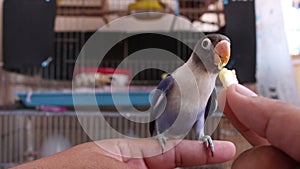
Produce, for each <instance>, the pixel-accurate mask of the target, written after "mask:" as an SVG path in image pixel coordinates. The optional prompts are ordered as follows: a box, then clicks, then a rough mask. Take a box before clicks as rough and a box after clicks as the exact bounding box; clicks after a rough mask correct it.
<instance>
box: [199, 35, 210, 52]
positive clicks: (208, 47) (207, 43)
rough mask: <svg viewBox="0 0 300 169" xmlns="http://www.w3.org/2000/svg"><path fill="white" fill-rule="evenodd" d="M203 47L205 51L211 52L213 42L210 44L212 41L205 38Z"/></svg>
mask: <svg viewBox="0 0 300 169" xmlns="http://www.w3.org/2000/svg"><path fill="white" fill-rule="evenodd" d="M201 45H202V48H203V49H206V50H210V46H211V42H210V40H209V39H208V38H205V39H204V40H203V41H202V43H201Z"/></svg>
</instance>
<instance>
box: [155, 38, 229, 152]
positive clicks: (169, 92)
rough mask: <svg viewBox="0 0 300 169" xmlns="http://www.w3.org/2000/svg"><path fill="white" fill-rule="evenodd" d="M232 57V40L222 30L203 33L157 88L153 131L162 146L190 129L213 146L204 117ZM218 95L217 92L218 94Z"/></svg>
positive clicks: (207, 146)
mask: <svg viewBox="0 0 300 169" xmlns="http://www.w3.org/2000/svg"><path fill="white" fill-rule="evenodd" d="M229 58H230V40H229V38H228V37H226V36H224V35H221V34H208V35H205V36H203V37H202V38H201V39H200V40H199V41H198V42H197V44H196V46H195V48H194V50H193V53H192V54H191V56H190V58H189V60H188V61H187V62H186V63H185V64H183V65H182V66H180V67H179V68H177V69H176V70H175V71H174V72H172V73H171V74H169V75H168V76H167V77H166V78H165V79H163V80H162V81H161V82H160V83H159V85H158V86H157V87H156V90H155V91H154V94H153V97H152V101H151V107H150V113H151V115H150V118H151V122H150V126H149V130H150V134H151V135H152V136H155V137H156V138H157V139H158V141H159V144H160V145H161V148H162V153H163V152H164V149H165V144H166V141H167V140H168V139H183V138H184V137H185V136H186V135H187V134H188V133H189V132H190V130H191V132H194V133H195V134H196V137H197V138H198V140H201V141H203V142H204V143H205V145H206V148H210V150H211V153H212V156H213V153H214V145H213V142H212V139H211V137H210V136H209V135H204V123H205V119H206V117H207V116H208V114H209V113H210V112H212V111H213V112H214V111H215V110H216V108H217V103H216V102H217V100H216V97H214V98H212V97H211V96H212V94H215V91H214V90H215V81H216V78H217V76H218V73H219V71H220V70H221V69H222V68H223V67H224V66H225V65H226V64H227V63H228V61H229ZM215 95H216V94H215Z"/></svg>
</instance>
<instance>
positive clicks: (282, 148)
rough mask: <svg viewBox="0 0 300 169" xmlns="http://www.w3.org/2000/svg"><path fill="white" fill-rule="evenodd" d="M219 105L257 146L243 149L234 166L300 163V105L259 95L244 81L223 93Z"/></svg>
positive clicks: (259, 167)
mask: <svg viewBox="0 0 300 169" xmlns="http://www.w3.org/2000/svg"><path fill="white" fill-rule="evenodd" d="M218 100H219V107H220V108H223V110H224V113H225V115H226V116H227V118H228V119H229V120H230V121H231V123H232V124H233V125H234V127H235V128H236V129H237V130H238V131H239V132H240V133H241V134H242V135H243V137H245V138H246V139H247V140H248V142H249V143H251V144H252V145H253V146H254V147H253V148H252V149H250V150H248V151H245V152H243V153H242V154H241V155H240V156H239V157H238V158H237V159H236V160H235V161H234V163H233V165H232V168H233V169H235V168H243V169H247V168H251V169H253V168H255V169H266V168H272V169H276V168H280V169H285V168H298V167H300V126H299V123H300V108H299V107H296V106H293V105H290V104H288V103H284V102H282V101H279V100H272V99H268V98H263V97H259V96H257V95H256V94H255V93H253V92H252V91H251V90H249V89H247V88H246V87H244V86H242V85H231V86H230V87H228V88H227V89H224V90H222V91H221V92H220V94H219V98H218Z"/></svg>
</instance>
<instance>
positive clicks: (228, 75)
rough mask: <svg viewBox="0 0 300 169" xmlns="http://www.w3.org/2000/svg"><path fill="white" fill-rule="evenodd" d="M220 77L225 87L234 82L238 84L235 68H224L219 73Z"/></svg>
mask: <svg viewBox="0 0 300 169" xmlns="http://www.w3.org/2000/svg"><path fill="white" fill-rule="evenodd" d="M219 78H220V80H221V82H222V84H223V87H225V88H226V87H228V86H230V85H232V84H238V83H239V82H238V80H237V76H236V72H235V70H228V69H226V68H222V70H221V71H220V73H219Z"/></svg>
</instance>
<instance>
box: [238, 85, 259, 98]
mask: <svg viewBox="0 0 300 169" xmlns="http://www.w3.org/2000/svg"><path fill="white" fill-rule="evenodd" d="M235 91H236V92H238V93H239V94H241V95H244V96H257V94H256V93H254V92H253V91H251V90H250V89H248V88H247V87H245V86H243V85H240V84H237V85H236V86H235Z"/></svg>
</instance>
